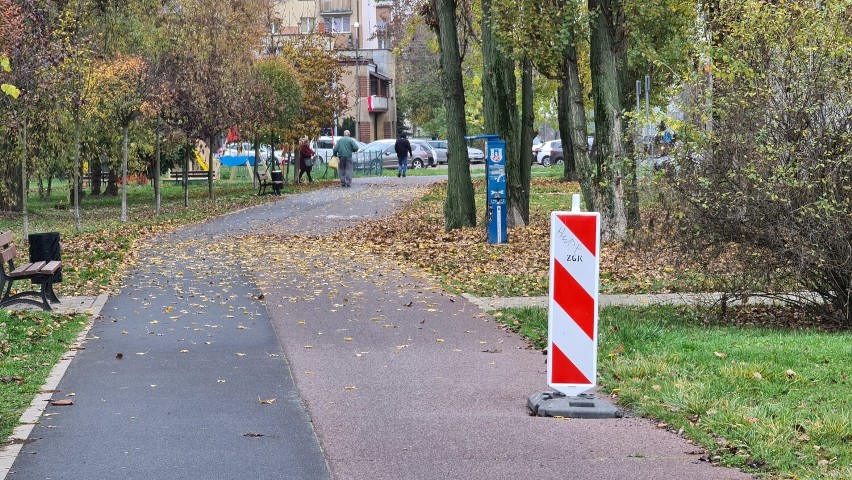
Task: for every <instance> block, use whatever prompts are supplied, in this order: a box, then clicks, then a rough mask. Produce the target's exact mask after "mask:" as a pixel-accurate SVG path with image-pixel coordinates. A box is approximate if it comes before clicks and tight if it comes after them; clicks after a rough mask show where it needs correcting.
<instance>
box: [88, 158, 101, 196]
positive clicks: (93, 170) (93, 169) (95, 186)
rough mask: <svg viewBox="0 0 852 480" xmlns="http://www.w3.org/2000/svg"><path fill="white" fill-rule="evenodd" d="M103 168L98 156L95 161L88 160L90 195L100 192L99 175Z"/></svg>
mask: <svg viewBox="0 0 852 480" xmlns="http://www.w3.org/2000/svg"><path fill="white" fill-rule="evenodd" d="M103 171H104V169H103V166H102V165H101V162H100V158H98V159H97V161H92V162H89V173H90V174H91V177H92V195H93V196H98V195H100V194H101V175H102V173H103Z"/></svg>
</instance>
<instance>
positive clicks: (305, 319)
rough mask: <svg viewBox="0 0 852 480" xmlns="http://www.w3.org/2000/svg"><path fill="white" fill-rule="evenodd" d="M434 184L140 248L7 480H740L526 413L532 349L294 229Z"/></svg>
mask: <svg viewBox="0 0 852 480" xmlns="http://www.w3.org/2000/svg"><path fill="white" fill-rule="evenodd" d="M430 181H431V179H428V178H418V177H409V178H408V179H395V178H393V179H372V180H369V181H367V180H356V182H355V184H354V187H353V188H351V189H326V190H321V191H317V192H311V193H307V194H304V195H299V196H293V197H283V198H282V199H281V200H280V201H278V202H276V203H274V204H269V205H263V206H258V207H254V208H252V209H248V210H245V211H242V212H238V213H236V214H233V215H229V216H226V217H222V218H220V219H217V220H214V221H211V222H208V223H205V224H203V225H200V226H196V227H193V228H188V229H184V230H182V231H180V232H178V233H176V234H174V235H169V236H164V237H162V238H159V239H157V241H156V242H152V246H151V247H150V248H148V249H146V250H145V251H143V252H140V257H139V258H140V260H142V261H140V262H139V264H140V265H142V267H140V268H139V270H137V271H135V272H133V274H132V275H131V276H130V277H129V278H128V280H127V282H126V285H125V286H124V287H123V288H122V289H121V293H120V294H119V295H117V296H115V297H111V298H109V300H107V301H106V303H105V304H104V306H103V309H102V310H101V315H100V316H99V317H98V318H97V319H96V320H95V321H94V324H93V326H92V328H91V330H90V331H89V333H88V335H87V336H86V339H85V343H84V347H85V349H84V350H82V351H80V352H78V354H77V356H76V357H75V358H74V359H73V361H71V363H70V366H69V367H68V369H67V373H66V374H65V375H64V377H62V379H61V381H60V382H59V384H58V386H57V387H56V390H57V391H56V392H51V393H52V395H53V398H54V399H73V400H74V405H71V406H48V407H47V410H46V412H45V414H44V415H42V417H41V418H40V420H39V421H38V423H37V424H36V425H35V427H34V429H33V431H32V433H31V434H29V436H28V438H27V439H26V440H25V441H26V442H29V443H27V444H26V445H23V447H22V448H21V453H20V454H19V455H18V456H17V459H16V461H15V463H14V465H13V466H12V468H11V471H10V474H9V476H8V478H25V479H42V478H50V479H65V478H67V479H80V478H140V479H160V478H182V479H196V478H198V479H202V478H203V479H210V478H253V479H279V478H294V479H322V478H335V479H371V480H372V479H385V478H386V479H401V478H405V479H433V478H434V479H439V478H440V479H443V478H465V479H503V478H505V479H516V478H524V477H538V478H553V477H554V476H557V475H558V476H566V475H571V476H572V477H574V478H596V479H608V478H612V479H623V478H633V479H682V478H690V479H745V478H751V477H750V476H749V475H746V474H743V473H741V472H738V471H736V470H731V469H723V468H717V467H713V466H711V465H709V464H707V463H703V462H700V461H699V457H700V456H701V454H703V452H702V451H701V450H700V449H699V448H698V447H696V446H694V445H692V444H690V443H689V442H687V441H686V440H684V439H682V438H680V437H678V436H676V435H675V434H673V433H671V432H668V431H666V430H662V429H657V428H655V427H654V425H653V424H652V423H651V422H649V421H646V420H643V419H637V418H622V419H608V420H559V419H553V418H541V417H531V416H530V415H529V412H528V411H527V407H526V400H527V397H528V396H529V395H531V394H533V393H536V392H537V391H543V390H547V386H546V373H545V372H546V365H545V363H544V360H545V357H544V356H542V355H541V353H540V352H538V351H536V350H532V349H529V348H528V347H527V346H526V344H525V342H523V341H522V340H521V339H520V338H519V337H518V336H517V335H515V334H513V333H511V332H507V331H505V330H504V329H502V328H500V326H499V325H498V324H497V323H496V322H495V321H494V320H493V319H492V318H491V317H490V316H488V315H487V314H486V313H484V312H483V310H482V309H481V308H480V307H479V306H477V305H476V304H474V303H472V302H471V301H469V300H468V299H466V298H464V297H460V296H455V295H451V294H448V293H447V292H444V291H442V290H441V289H440V288H439V287H437V286H436V285H435V284H433V283H432V281H431V280H430V279H429V277H428V276H426V275H424V274H422V273H421V272H418V271H414V270H411V271H410V270H407V268H406V267H405V266H404V265H400V264H397V263H394V262H393V259H388V258H382V257H376V256H369V255H361V254H358V253H356V249H349V248H347V245H335V246H333V247H332V248H327V247H326V248H315V246H314V245H313V244H311V243H309V242H308V243H305V242H304V240H303V237H293V236H292V234H293V233H297V234H307V233H312V234H323V233H327V232H331V231H334V230H337V229H340V228H343V227H345V226H347V225H349V224H351V223H354V222H357V221H360V220H361V219H363V218H380V217H381V216H382V215H384V214H386V213H389V208H388V205H400V206H401V205H403V204H404V203H405V201H406V199H407V198H413V197H414V196H416V194H417V193H418V192H417V190H416V189H415V188H412V187H413V186H415V185H416V184H417V183H418V182H423V183H424V184H425V183H428V182H430ZM260 235H263V237H259V236H260ZM350 241H351V243H356V242H358V241H364V240H363V239H354V238H353V239H351V240H350ZM72 394H73V395H72Z"/></svg>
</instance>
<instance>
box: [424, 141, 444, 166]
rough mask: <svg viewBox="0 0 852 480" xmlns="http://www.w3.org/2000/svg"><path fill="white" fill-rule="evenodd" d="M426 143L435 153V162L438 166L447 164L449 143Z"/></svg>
mask: <svg viewBox="0 0 852 480" xmlns="http://www.w3.org/2000/svg"><path fill="white" fill-rule="evenodd" d="M426 143H428V144H429V146H430V147H432V150H434V151H435V161H436V162H437V163H438V165H445V164H446V163H447V141H446V140H426Z"/></svg>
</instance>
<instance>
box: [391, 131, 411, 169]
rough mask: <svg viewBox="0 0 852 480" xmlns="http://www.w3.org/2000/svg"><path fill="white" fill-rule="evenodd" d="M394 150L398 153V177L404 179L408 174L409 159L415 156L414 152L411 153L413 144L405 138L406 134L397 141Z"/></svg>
mask: <svg viewBox="0 0 852 480" xmlns="http://www.w3.org/2000/svg"><path fill="white" fill-rule="evenodd" d="M393 149H394V151H396V159H397V161H398V162H399V167H398V169H397V173H396V176H397V177H404V176H405V174H406V173H408V157H410V156H412V155H414V152H412V151H411V142H409V141H408V139H407V138H405V134H404V133H403V134H402V135H400V136H399V138H398V139H397V140H396V143H395V144H394V145H393Z"/></svg>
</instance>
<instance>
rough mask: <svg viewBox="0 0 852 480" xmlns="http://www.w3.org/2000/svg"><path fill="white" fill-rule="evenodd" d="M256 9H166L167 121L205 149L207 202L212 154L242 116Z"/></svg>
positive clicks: (254, 4)
mask: <svg viewBox="0 0 852 480" xmlns="http://www.w3.org/2000/svg"><path fill="white" fill-rule="evenodd" d="M262 7H263V5H262V2H261V0H248V1H245V2H228V1H224V0H189V1H180V2H179V4H178V3H175V4H172V5H169V8H170V12H171V15H170V17H169V19H168V24H167V28H168V29H169V30H170V31H171V32H172V34H173V35H176V36H177V37H178V38H177V40H176V49H175V50H174V51H173V52H171V56H170V58H169V59H168V60H165V61H166V63H167V65H168V67H169V68H168V69H167V70H168V71H169V72H170V74H171V78H170V81H169V85H170V87H171V89H172V90H173V91H174V96H173V102H172V105H171V107H170V109H169V116H170V119H171V121H172V123H173V124H174V125H176V126H177V127H178V128H180V129H181V130H182V131H184V132H185V133H186V135H187V137H188V138H190V139H192V138H198V139H202V140H204V141H205V142H206V143H207V146H208V148H209V157H208V161H207V164H208V176H207V193H208V198H210V199H211V200H213V199H214V191H213V152H214V151H215V150H216V141H217V139H218V138H219V136H220V135H221V133H222V132H224V131H225V130H226V129H227V128H229V127H230V126H231V125H234V124H236V123H239V119H240V116H241V115H242V114H243V112H242V104H243V100H244V99H243V93H244V92H245V88H244V87H245V85H246V83H247V78H248V75H249V72H250V71H251V65H252V64H253V62H254V59H255V56H256V54H257V52H259V51H260V45H261V38H262V36H263V31H264V29H265V27H266V25H265V24H264V21H263V16H262V15H261V14H260V12H262ZM185 167H186V164H185ZM186 171H187V169H186V168H184V172H186ZM184 180H185V181H184V186H185V187H184V188H185V192H186V188H187V187H186V185H187V184H188V182H186V178H184ZM186 195H187V194H186V193H184V199H185V202H186V200H187V196H186Z"/></svg>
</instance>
